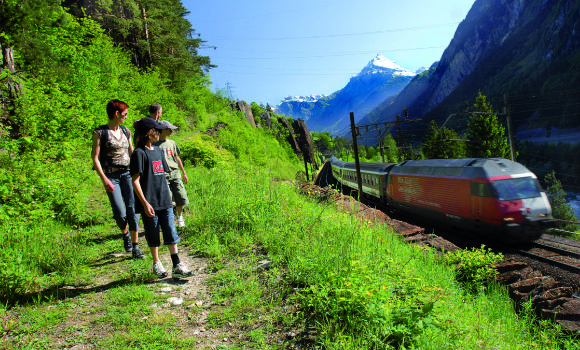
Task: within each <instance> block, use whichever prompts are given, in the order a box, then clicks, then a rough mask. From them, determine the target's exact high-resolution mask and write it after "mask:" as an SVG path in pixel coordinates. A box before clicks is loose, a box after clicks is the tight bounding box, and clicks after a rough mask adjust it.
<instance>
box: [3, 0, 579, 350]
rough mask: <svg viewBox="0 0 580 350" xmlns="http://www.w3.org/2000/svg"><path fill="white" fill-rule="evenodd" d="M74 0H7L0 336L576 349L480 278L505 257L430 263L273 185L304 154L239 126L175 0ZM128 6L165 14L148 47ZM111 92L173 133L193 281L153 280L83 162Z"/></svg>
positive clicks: (92, 343) (431, 256)
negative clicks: (160, 119)
mask: <svg viewBox="0 0 580 350" xmlns="http://www.w3.org/2000/svg"><path fill="white" fill-rule="evenodd" d="M79 3H80V2H79ZM82 3H86V4H88V5H89V8H87V9H86V12H83V11H82V9H80V8H79V7H75V6H74V5H75V4H76V3H75V2H73V1H70V2H66V5H67V6H70V9H69V11H70V12H68V11H67V9H66V8H64V7H61V3H60V2H59V1H16V0H4V1H3V2H2V3H1V5H0V6H2V11H1V12H0V16H1V18H0V19H1V21H0V23H2V24H1V26H2V27H0V28H1V30H2V32H1V33H0V45H1V46H2V61H3V64H2V71H1V72H0V81H1V83H2V84H1V85H0V93H1V96H0V101H1V103H2V106H1V107H2V110H1V112H2V115H1V117H0V118H1V119H0V125H1V129H0V242H1V243H0V247H1V248H2V249H0V302H1V303H0V340H1V341H0V348H2V349H46V348H72V347H75V346H82V347H86V348H99V349H126V348H138V349H142V348H147V349H167V348H175V349H178V348H181V349H186V348H232V349H241V348H245V349H274V348H326V349H370V348H372V349H395V348H396V349H412V348H415V349H441V348H454V349H481V348H497V349H553V348H562V349H574V348H577V344H576V343H575V342H574V339H572V338H571V337H570V336H569V335H567V334H565V333H564V332H563V331H562V330H561V328H559V326H557V325H553V324H552V323H550V322H549V321H537V320H536V318H535V316H534V314H533V313H532V312H531V311H530V310H527V309H526V307H525V306H524V309H523V310H521V311H519V313H518V312H516V311H514V308H513V306H512V303H511V301H510V299H509V298H508V296H507V292H506V291H505V290H504V289H502V288H501V287H499V286H497V285H496V284H495V283H494V281H493V276H494V274H495V270H494V269H493V267H491V263H492V262H493V261H496V260H497V259H499V258H500V257H498V256H495V255H493V254H490V253H489V252H488V251H486V250H485V249H480V250H477V251H474V252H467V253H466V254H464V255H461V256H456V257H454V259H442V258H441V257H439V256H438V255H437V254H435V253H434V252H432V251H431V250H429V249H426V248H421V247H415V246H411V245H407V244H404V243H403V242H401V241H400V240H399V239H398V238H397V237H396V235H395V234H394V233H393V232H391V231H390V230H388V229H387V228H386V227H384V226H382V225H375V224H373V223H370V222H366V221H361V220H359V219H358V218H355V217H354V216H352V215H350V214H348V213H343V212H341V211H340V210H339V209H338V208H336V206H335V205H333V204H332V202H325V201H322V202H321V201H320V200H319V199H318V198H317V197H316V196H315V195H314V194H312V193H305V194H306V196H305V195H304V194H302V193H299V192H298V191H296V187H295V186H293V185H292V183H291V182H290V181H279V179H289V180H293V179H294V176H295V174H296V173H297V171H298V170H299V169H301V168H302V164H301V162H300V161H299V160H298V158H297V157H296V155H295V153H294V151H292V149H291V148H290V147H289V146H288V145H287V143H286V142H285V141H284V137H285V136H284V134H283V133H280V132H278V130H276V129H271V130H270V129H262V128H253V127H251V126H250V125H249V124H248V123H247V121H246V120H245V117H244V116H243V115H242V113H241V112H236V111H234V110H232V108H231V107H230V102H231V101H228V100H227V99H225V98H223V97H221V96H220V95H219V94H214V93H212V92H211V91H210V90H209V89H208V83H209V81H208V78H207V77H206V76H205V74H206V73H204V70H205V69H207V68H209V66H210V64H209V61H207V60H206V59H205V58H203V57H199V56H198V55H197V47H198V46H196V45H199V44H200V42H199V41H180V40H177V39H185V38H188V37H189V36H190V35H191V33H192V29H191V28H190V26H189V25H186V27H185V28H183V27H180V28H181V29H180V30H175V28H174V27H172V26H173V25H174V24H176V23H180V24H181V25H183V23H184V22H183V21H181V20H182V19H183V16H184V13H185V11H184V9H183V6H182V5H181V3H180V2H179V1H170V0H167V1H158V2H154V1H143V2H140V3H136V2H131V1H109V2H104V1H99V2H96V1H95V2H93V1H83V2H82ZM97 5H98V6H101V7H98V6H97ZM119 5H125V10H123V11H122V12H121V13H117V12H115V11H117V9H119ZM91 6H92V7H91ZM140 6H143V8H145V9H146V10H147V11H146V13H148V14H149V17H150V18H151V17H153V18H155V16H159V17H164V16H169V17H168V18H173V19H174V20H172V21H165V22H163V23H162V22H158V23H157V24H158V25H159V27H157V29H154V28H156V27H155V26H150V27H149V28H150V30H151V31H152V33H149V35H151V36H152V37H155V35H157V37H156V41H151V42H149V43H148V45H145V44H146V43H147V40H146V37H145V36H144V33H143V31H142V30H141V27H139V26H138V25H137V24H139V25H140V24H142V23H139V22H138V21H137V20H136V19H135V18H136V14H139V13H140V12H139V10H142V8H140ZM91 11H92V12H91ZM156 11H158V12H156ZM164 11H165V12H164ZM167 11H169V12H170V13H169V14H168V13H166V12H167ZM79 13H86V14H91V16H94V18H91V17H89V16H84V17H81V16H80V15H79ZM99 15H100V17H99ZM170 15H173V17H171V16H170ZM132 16H133V17H132ZM107 18H108V19H109V20H110V21H109V20H107V21H105V20H104V19H107ZM180 19H181V20H180ZM109 34H110V35H109ZM154 34H155V35H154ZM172 38H173V39H175V45H174V46H170V47H169V48H171V47H174V49H175V50H174V51H171V50H169V51H168V49H167V48H168V47H166V46H163V45H164V44H166V43H168V42H170V41H171V40H172ZM143 41H145V43H144V42H143ZM179 42H181V43H182V44H179ZM132 43H135V44H138V46H135V45H132ZM183 43H185V44H183ZM178 44H179V45H178ZM143 45H145V46H143ZM136 47H139V48H140V49H139V50H137V49H136ZM148 47H151V49H147V48H148ZM143 48H144V49H143ZM178 48H181V49H183V48H186V52H183V51H179V50H177V49H178ZM162 52H163V54H162ZM167 52H170V54H171V55H178V52H179V55H180V56H179V57H176V58H175V60H167V59H166V57H164V56H163V55H165V54H167ZM171 52H173V53H171ZM12 57H13V60H12ZM149 58H150V59H149ZM170 58H171V57H170ZM159 60H161V61H163V64H161V63H160V61H159ZM11 62H14V66H13V65H12V64H11ZM114 98H118V99H121V100H124V101H126V102H127V103H128V104H129V106H130V108H129V118H128V120H127V123H126V124H127V125H128V126H129V127H131V126H132V123H133V122H134V121H135V120H137V119H139V118H142V117H144V116H145V115H146V114H147V107H148V106H149V105H150V104H151V103H152V102H157V103H161V104H162V105H163V114H164V118H166V119H168V120H170V121H171V122H172V123H173V124H175V125H177V126H179V129H178V134H177V137H176V138H175V139H176V141H177V142H178V144H179V145H180V146H181V148H182V158H183V159H184V161H185V165H186V169H187V172H188V174H189V178H190V179H191V182H190V183H189V184H188V185H187V187H186V189H187V191H188V194H189V198H190V200H191V204H190V207H189V208H188V209H187V211H186V222H187V227H186V228H184V229H180V231H179V234H180V236H181V238H182V240H183V246H182V248H181V249H183V250H184V251H185V252H186V254H183V255H184V256H187V258H184V259H187V260H188V261H189V262H190V263H191V264H197V265H192V266H193V267H196V268H195V269H194V271H196V275H195V276H194V277H193V278H192V281H185V282H183V283H173V284H172V283H171V282H170V281H168V280H163V281H159V280H155V279H154V276H153V275H152V274H151V273H150V272H149V271H150V266H151V262H152V260H151V258H150V257H149V256H148V257H147V258H146V259H143V260H139V261H133V260H131V259H128V255H126V253H123V252H122V240H121V239H120V238H119V234H118V229H117V228H116V227H115V225H114V222H113V220H112V218H111V213H110V207H109V205H108V202H107V199H106V196H105V194H104V193H103V189H102V186H101V185H100V182H99V178H98V177H97V176H96V175H95V173H94V172H93V171H92V170H91V162H90V157H89V155H90V139H91V131H92V130H93V128H95V127H96V126H98V125H100V124H104V123H105V122H106V115H105V111H104V107H105V104H106V103H107V101H109V100H111V99H114ZM222 124H223V125H225V127H222V128H220V129H219V130H217V132H214V133H212V135H213V136H210V135H209V134H207V133H206V130H208V129H210V128H213V127H214V126H216V125H222ZM141 244H143V241H142V243H141ZM143 250H145V249H143ZM187 253H189V254H187ZM163 255H167V254H163ZM200 261H203V264H202V263H201V262H200ZM461 266H469V267H470V268H469V269H465V268H462V267H461ZM201 275H203V276H204V278H203V279H202V278H201V277H200V276H201ZM466 276H468V277H466ZM196 283H199V284H200V285H203V286H204V287H203V288H205V289H206V292H203V293H201V292H200V293H199V295H198V294H185V292H184V293H183V296H184V298H185V299H186V301H185V302H183V304H180V303H175V304H171V305H168V306H167V304H169V299H170V298H168V295H167V294H165V293H166V292H160V290H166V288H169V290H177V291H180V290H187V291H188V293H189V290H188V288H190V287H191V285H192V284H196ZM200 295H201V296H200ZM185 296H187V297H185Z"/></svg>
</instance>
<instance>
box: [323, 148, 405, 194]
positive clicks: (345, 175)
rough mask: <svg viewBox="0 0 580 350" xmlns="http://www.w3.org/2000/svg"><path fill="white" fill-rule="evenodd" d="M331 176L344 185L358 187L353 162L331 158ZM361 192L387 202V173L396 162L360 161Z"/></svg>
mask: <svg viewBox="0 0 580 350" xmlns="http://www.w3.org/2000/svg"><path fill="white" fill-rule="evenodd" d="M330 162H331V166H332V174H333V177H334V178H335V179H336V180H337V181H338V182H340V183H342V184H343V185H345V186H348V187H350V188H352V189H358V181H357V177H356V166H355V163H350V162H344V161H341V160H338V158H336V157H332V158H331V161H330ZM359 165H360V173H361V178H362V179H361V180H362V188H363V193H364V194H366V195H368V196H372V197H375V198H377V199H379V200H381V201H383V202H385V203H386V202H387V198H386V193H387V191H386V184H387V174H388V172H389V170H390V169H391V168H393V167H394V166H395V165H396V163H360V164H359Z"/></svg>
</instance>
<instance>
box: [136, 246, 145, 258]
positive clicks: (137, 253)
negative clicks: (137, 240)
mask: <svg viewBox="0 0 580 350" xmlns="http://www.w3.org/2000/svg"><path fill="white" fill-rule="evenodd" d="M144 257H145V254H143V252H142V251H141V249H139V247H135V249H133V259H143V258H144Z"/></svg>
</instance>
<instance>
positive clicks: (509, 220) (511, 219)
mask: <svg viewBox="0 0 580 350" xmlns="http://www.w3.org/2000/svg"><path fill="white" fill-rule="evenodd" d="M503 221H505V222H512V221H515V219H514V218H503Z"/></svg>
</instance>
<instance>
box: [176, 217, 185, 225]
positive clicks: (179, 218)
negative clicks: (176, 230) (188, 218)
mask: <svg viewBox="0 0 580 350" xmlns="http://www.w3.org/2000/svg"><path fill="white" fill-rule="evenodd" d="M177 225H179V227H185V219H184V218H183V216H178V217H177Z"/></svg>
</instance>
